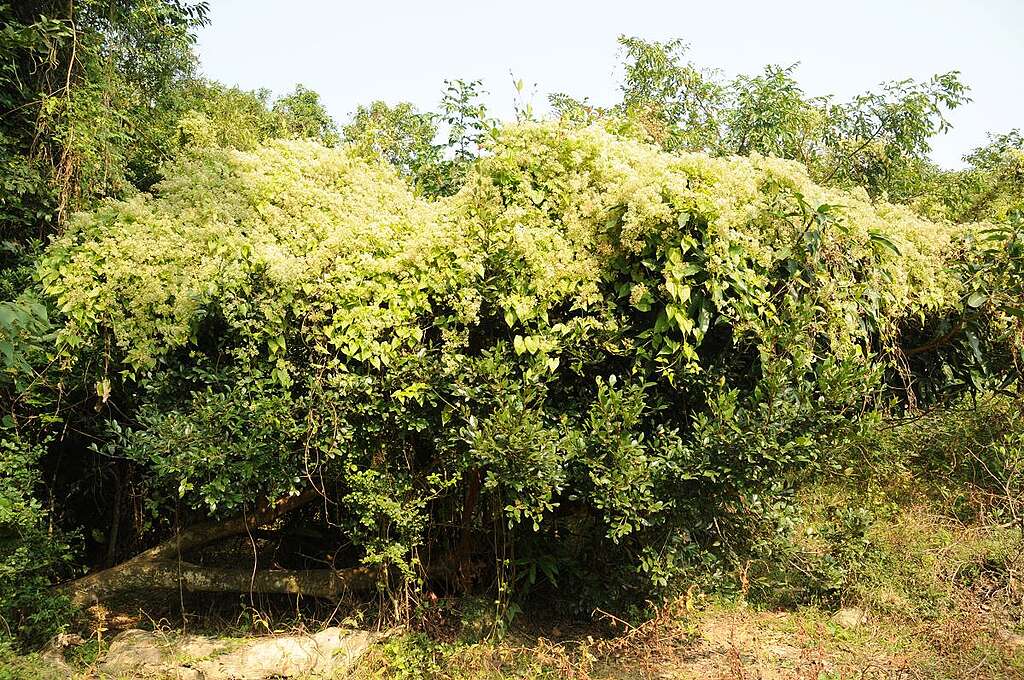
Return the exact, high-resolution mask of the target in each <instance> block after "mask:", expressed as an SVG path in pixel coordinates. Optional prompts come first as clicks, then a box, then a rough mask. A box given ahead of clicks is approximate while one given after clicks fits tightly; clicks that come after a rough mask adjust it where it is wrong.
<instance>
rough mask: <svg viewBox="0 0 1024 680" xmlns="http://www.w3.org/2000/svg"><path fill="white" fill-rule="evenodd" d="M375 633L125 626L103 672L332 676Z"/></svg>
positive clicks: (246, 678)
mask: <svg viewBox="0 0 1024 680" xmlns="http://www.w3.org/2000/svg"><path fill="white" fill-rule="evenodd" d="M377 637H378V634H376V633H369V632H366V631H361V630H344V629H341V628H327V629H324V630H322V631H320V632H319V633H316V634H315V635H281V636H273V637H263V638H208V637H205V636H202V635H177V634H160V633H151V632H148V631H143V630H128V631H125V632H123V633H121V634H120V635H118V636H117V637H115V638H114V640H113V641H112V642H111V644H110V649H108V650H107V653H106V656H105V657H104V659H103V662H102V663H100V665H99V670H100V671H101V673H103V674H105V675H107V676H113V677H125V676H128V677H139V676H142V677H145V676H152V677H160V678H174V679H175V680H264V679H265V678H291V677H297V676H302V677H312V678H315V677H331V676H333V675H334V674H336V673H340V672H344V671H346V670H348V669H350V668H351V667H352V666H354V665H355V663H356V661H358V660H359V657H360V656H362V654H363V652H365V651H366V650H367V648H369V646H370V645H371V644H373V642H374V641H375V640H376V639H377Z"/></svg>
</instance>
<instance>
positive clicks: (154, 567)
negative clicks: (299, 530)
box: [58, 489, 381, 607]
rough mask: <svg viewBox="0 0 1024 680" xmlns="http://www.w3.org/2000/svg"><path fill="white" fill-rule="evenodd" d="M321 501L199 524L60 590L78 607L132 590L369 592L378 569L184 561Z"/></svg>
mask: <svg viewBox="0 0 1024 680" xmlns="http://www.w3.org/2000/svg"><path fill="white" fill-rule="evenodd" d="M318 497H319V494H318V493H317V492H316V491H314V490H312V489H310V490H308V491H305V492H303V493H301V494H299V495H297V496H289V497H287V498H282V499H279V500H277V501H275V502H272V503H267V504H265V505H264V506H262V507H261V508H259V509H257V510H256V512H254V513H252V514H243V515H240V516H238V517H233V518H231V519H226V520H222V521H219V522H205V523H202V524H197V525H195V526H193V527H189V528H188V529H185V530H184V531H181V532H179V533H177V534H176V535H175V536H174V537H173V538H171V539H169V540H167V541H165V542H163V543H161V544H160V545H158V546H156V547H153V548H150V549H149V550H147V551H145V552H143V553H140V554H138V555H136V556H135V557H133V558H132V559H130V560H128V561H127V562H122V563H121V564H119V565H117V566H114V567H110V568H109V569H103V570H101V571H98V572H96V573H94V574H89V575H87V576H83V577H82V578H80V579H77V580H75V581H71V582H70V583H66V584H63V585H61V586H58V590H59V591H60V592H63V593H65V594H66V595H68V596H69V597H70V598H71V601H72V603H73V604H74V605H75V606H78V607H81V606H84V605H88V604H92V603H96V602H99V601H101V600H103V599H106V598H108V597H110V596H111V595H115V594H118V593H122V592H126V591H130V590H147V589H164V588H166V589H176V588H180V589H182V590H186V591H188V592H206V593H220V592H249V591H250V590H252V591H254V592H261V593H287V594H293V595H309V596H311V597H325V598H337V597H339V596H340V595H342V594H344V593H345V592H359V591H367V590H371V589H372V588H373V586H374V585H375V584H376V582H377V579H378V577H379V576H380V575H381V571H380V569H379V568H376V567H356V568H352V569H344V570H341V571H336V570H333V569H313V570H265V571H256V572H253V571H252V570H250V569H226V568H221V567H204V566H200V565H196V564H192V563H189V562H184V561H182V560H181V555H182V553H185V552H187V551H190V550H195V549H197V548H201V547H203V546H205V545H209V544H211V543H214V542H216V541H219V540H222V539H224V538H229V537H231V536H238V535H240V534H243V533H246V532H248V531H252V530H253V529H255V528H257V527H259V526H262V525H265V524H268V523H270V522H272V521H273V520H275V519H277V518H278V517H280V516H281V515H283V514H284V513H286V512H289V511H290V510H294V509H295V508H298V507H301V506H303V505H306V504H307V503H309V502H311V501H313V500H314V499H316V498H318Z"/></svg>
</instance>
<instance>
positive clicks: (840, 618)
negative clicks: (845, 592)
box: [832, 607, 868, 630]
mask: <svg viewBox="0 0 1024 680" xmlns="http://www.w3.org/2000/svg"><path fill="white" fill-rule="evenodd" d="M867 621H868V615H867V614H866V613H864V610H863V609H858V608H856V607H843V608H842V609H840V610H839V611H837V612H836V613H835V614H833V615H832V622H833V623H834V624H836V625H837V626H839V627H840V628H846V629H848V630H852V629H854V628H859V627H860V626H862V625H864V624H865V623H867Z"/></svg>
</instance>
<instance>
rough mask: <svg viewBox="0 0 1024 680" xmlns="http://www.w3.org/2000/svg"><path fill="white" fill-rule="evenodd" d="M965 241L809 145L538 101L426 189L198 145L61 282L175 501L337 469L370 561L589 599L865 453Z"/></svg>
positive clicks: (136, 444)
mask: <svg viewBox="0 0 1024 680" xmlns="http://www.w3.org/2000/svg"><path fill="white" fill-rule="evenodd" d="M961 244H962V236H961V234H960V232H958V230H957V228H954V227H952V226H949V225H946V224H942V223H931V222H927V221H925V220H922V219H921V218H919V217H916V216H915V215H914V214H913V213H911V212H910V211H909V210H907V209H905V208H901V207H897V206H891V205H886V204H884V203H871V202H869V201H868V200H867V199H866V196H864V195H863V194H860V195H858V194H857V193H844V192H840V191H836V190H830V189H825V188H822V187H819V186H816V185H815V184H813V183H812V182H811V181H810V180H809V179H808V177H807V174H806V172H805V170H804V169H803V168H802V166H800V165H798V164H796V163H792V162H787V161H781V160H777V159H768V158H761V157H758V156H752V157H750V158H730V159H715V158H711V157H708V156H705V155H700V154H682V155H670V154H666V153H664V152H661V151H658V150H656V149H655V148H653V147H650V146H646V145H643V144H640V143H635V142H630V141H623V140H620V139H617V138H615V137H613V136H611V135H610V134H608V133H606V132H604V131H602V130H601V129H599V128H589V129H584V130H577V131H570V130H568V129H566V128H563V127H560V126H558V125H553V124H528V125H521V126H518V127H511V128H507V129H505V130H504V131H502V132H501V133H499V135H498V139H497V142H496V143H495V144H494V146H493V148H492V149H491V150H490V154H489V155H488V156H487V157H485V158H484V159H482V160H480V161H479V162H478V163H477V165H476V166H475V167H474V169H473V170H472V171H471V173H470V175H469V176H468V179H467V182H466V185H465V187H464V188H463V190H462V191H461V192H459V193H458V194H456V195H455V196H453V197H451V198H447V199H442V200H438V201H433V202H428V201H426V200H424V199H421V198H417V197H415V196H413V194H412V193H410V191H409V190H408V189H407V188H406V185H405V184H404V183H402V182H401V181H400V179H399V178H398V176H397V175H395V174H394V172H393V171H392V170H390V169H387V168H385V167H382V166H378V165H375V164H373V163H369V162H366V161H363V160H360V159H359V158H357V157H355V156H353V155H351V154H350V153H349V152H348V151H346V150H344V149H327V148H324V147H321V146H317V145H315V144H312V143H305V142H275V143H272V144H270V145H268V146H263V147H260V148H257V149H255V150H253V151H252V152H239V151H230V150H213V151H207V152H202V153H199V154H197V155H195V156H191V157H189V158H183V159H180V160H179V161H178V162H177V164H176V165H174V166H173V167H171V168H170V169H169V170H168V172H167V179H165V180H164V181H163V182H161V183H160V184H159V185H158V186H157V187H156V192H155V195H154V196H152V197H150V196H148V195H139V196H137V197H135V198H133V199H131V200H128V201H125V202H110V203H107V204H106V205H103V206H101V207H100V208H98V209H97V210H95V211H94V212H92V213H86V214H82V215H80V216H78V217H77V218H76V219H75V220H74V221H73V222H72V225H71V227H70V228H69V230H68V231H67V233H66V234H65V235H63V236H62V237H61V238H60V239H58V240H57V241H56V242H55V243H54V245H53V246H52V247H51V248H50V249H49V251H48V252H47V254H46V255H45V257H44V258H43V259H42V261H41V265H40V268H39V276H40V278H41V280H42V282H43V285H44V289H45V292H46V295H48V296H49V298H50V299H52V300H53V302H54V304H55V306H57V307H58V308H59V309H60V310H61V311H62V313H63V315H64V317H63V318H64V321H63V324H62V326H61V328H60V330H59V332H58V345H59V347H60V348H61V351H62V353H63V357H64V358H63V361H64V362H65V364H66V365H67V366H69V367H70V366H74V365H76V362H77V365H78V366H79V368H81V362H82V361H84V360H85V359H86V358H87V357H89V356H94V355H95V353H96V352H102V353H104V355H105V356H107V357H108V358H109V362H107V363H105V364H104V365H103V366H97V365H95V364H93V365H92V366H93V367H92V368H91V369H88V370H91V371H92V372H91V374H89V375H90V377H89V378H88V379H89V380H91V381H93V382H95V383H96V385H97V393H98V394H100V395H101V397H102V400H103V401H104V402H106V401H107V400H108V399H109V400H112V401H113V402H115V403H116V405H117V410H116V413H115V412H114V411H111V418H110V421H109V425H108V427H109V428H111V430H112V431H113V432H114V433H115V435H116V436H112V437H108V439H107V441H108V443H107V444H106V445H105V446H106V449H105V452H106V453H108V454H110V455H114V456H123V457H126V458H128V459H130V460H132V461H134V462H135V463H136V464H137V465H138V466H139V467H140V469H141V470H143V471H144V474H145V475H147V476H148V477H149V478H150V479H151V480H153V482H154V484H153V486H152V489H153V491H152V493H153V498H152V499H151V502H153V503H156V504H158V505H159V504H160V503H172V502H174V497H175V496H179V495H180V496H181V497H182V498H184V499H186V500H187V501H188V502H189V503H190V504H192V505H193V506H195V507H203V506H205V507H206V508H207V510H208V511H209V512H218V511H223V510H230V509H232V508H235V507H238V506H241V505H243V504H245V503H248V502H251V501H255V500H257V499H259V498H261V497H275V496H278V495H281V494H287V493H295V492H297V491H298V490H299V489H301V488H303V487H305V486H307V485H310V484H313V485H315V486H316V487H317V488H325V489H326V490H327V491H328V495H329V498H330V499H331V500H332V502H333V503H337V506H336V511H335V512H334V515H332V518H331V522H332V523H333V524H335V525H337V528H336V531H337V532H338V534H339V537H338V542H339V543H341V542H343V541H344V540H351V541H353V542H354V543H355V544H356V545H357V546H359V551H358V555H357V556H359V557H361V558H362V559H363V560H365V561H368V562H376V563H382V564H388V565H391V566H393V567H394V568H396V569H397V570H398V573H403V574H405V575H406V576H407V577H412V576H414V575H416V574H419V573H428V572H429V573H439V572H445V573H450V569H448V571H447V572H446V568H445V564H448V567H449V568H450V567H451V566H452V565H451V561H453V560H454V561H457V562H459V564H458V565H456V566H458V567H459V571H460V573H462V574H463V575H465V574H466V573H467V568H466V565H467V564H474V565H477V567H479V566H487V565H490V567H488V568H490V569H494V570H496V571H495V573H496V574H497V575H498V577H499V581H500V582H501V583H502V584H504V585H502V586H501V587H502V589H503V591H502V592H505V593H506V594H507V593H509V592H522V591H523V590H524V589H525V586H526V584H531V583H532V584H536V583H537V581H538V580H540V581H543V580H544V579H543V576H544V575H546V576H547V578H548V580H550V581H556V580H557V581H558V582H559V583H560V585H562V586H563V589H562V591H563V592H564V593H572V594H575V595H577V596H579V595H580V591H579V589H580V588H582V589H584V590H586V591H587V592H586V593H584V594H583V596H580V597H577V599H576V601H577V602H578V603H579V604H583V605H585V604H590V603H593V602H594V601H595V598H597V597H598V594H599V593H600V596H599V597H600V598H604V599H615V598H617V597H620V596H625V597H629V596H630V595H631V593H633V592H634V591H633V590H632V589H633V588H634V587H635V588H638V589H639V590H637V591H636V592H635V595H636V596H637V597H642V596H643V595H644V594H645V593H649V592H650V589H651V588H652V587H655V588H657V587H669V586H671V584H672V583H673V582H674V581H675V579H676V577H677V576H678V575H679V574H681V573H683V572H685V571H687V570H690V572H691V573H693V570H694V569H700V570H702V573H705V574H707V573H718V572H720V571H721V570H723V569H726V568H728V564H729V560H730V559H739V557H738V555H739V554H741V553H742V552H743V551H745V550H749V549H750V548H751V546H754V545H756V544H758V541H759V539H758V538H757V536H758V535H759V532H761V531H764V530H766V529H767V530H773V527H774V526H775V525H776V524H777V522H778V521H780V517H782V515H784V514H785V513H784V512H782V510H781V509H782V508H783V507H784V506H785V504H786V498H787V497H788V494H789V491H790V490H791V489H792V488H793V487H794V485H798V484H799V483H800V482H801V481H802V480H806V479H809V478H812V477H813V476H814V475H815V474H817V473H820V472H821V471H823V470H831V469H835V468H836V467H837V466H840V465H845V459H844V455H845V454H844V451H846V450H847V449H848V448H849V447H850V446H851V445H853V444H855V443H856V442H858V441H860V438H862V437H863V436H864V434H865V432H866V430H865V428H869V427H870V425H871V423H872V422H873V417H872V414H873V413H875V412H877V411H878V410H879V409H880V408H884V407H885V405H886V403H887V400H888V399H889V398H890V396H889V395H890V392H889V391H888V390H887V388H886V385H887V384H888V383H891V381H892V380H893V379H894V377H898V376H900V375H902V373H901V369H902V368H903V366H902V364H901V363H900V362H899V357H900V356H901V346H900V342H901V329H902V328H903V327H904V324H905V322H906V321H907V320H908V319H915V318H918V319H920V318H943V317H947V316H951V315H953V314H955V313H957V312H958V311H959V310H960V308H961V306H962V297H963V295H964V286H963V284H962V282H961V279H960V278H959V277H958V275H957V272H956V271H954V270H953V269H951V268H950V267H949V266H948V260H947V258H949V257H952V256H954V255H956V254H958V253H959V252H960V249H961V247H962V246H961ZM88 370H86V373H88ZM780 512H782V515H780ZM708 559H711V560H712V561H711V562H708ZM715 564H718V565H719V566H714V565H715ZM584 565H586V568H585V569H584V568H583V567H584ZM709 569H710V570H711V571H710V572H709V571H708V570H709ZM469 573H476V574H477V575H478V577H479V573H480V572H479V571H476V572H473V570H472V569H470V570H469ZM638 575H641V576H642V578H641V579H640V580H637V576H638ZM597 579H600V583H598V582H597ZM615 584H617V585H618V587H611V586H614V585H615Z"/></svg>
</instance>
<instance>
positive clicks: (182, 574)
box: [62, 558, 380, 607]
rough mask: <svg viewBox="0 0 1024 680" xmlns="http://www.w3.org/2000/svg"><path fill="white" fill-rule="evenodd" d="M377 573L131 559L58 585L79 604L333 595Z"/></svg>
mask: <svg viewBox="0 0 1024 680" xmlns="http://www.w3.org/2000/svg"><path fill="white" fill-rule="evenodd" d="M379 576H380V569H378V568H376V567H354V568H352V569H344V570H341V571H335V570H333V569H307V570H287V569H273V570H261V571H256V572H253V571H251V570H249V569H244V568H243V569H226V568H222V567H204V566H200V565H196V564H192V563H190V562H176V561H173V560H145V559H139V558H134V559H131V560H129V561H127V562H124V563H122V564H119V565H118V566H116V567H112V568H110V569H104V570H103V571H100V572H97V573H95V574H90V575H89V576H85V577H83V578H80V579H78V580H76V581H73V582H71V583H69V584H67V585H66V586H64V587H63V588H62V589H63V590H64V591H65V592H66V593H67V594H68V596H69V597H70V598H71V602H72V604H74V605H75V606H77V607H82V606H85V605H89V604H92V603H95V602H101V601H103V600H105V599H107V598H109V597H110V596H112V595H117V594H119V593H124V592H128V591H132V590H152V589H157V590H160V589H166V590H174V589H178V588H180V589H181V590H184V591H186V592H190V593H245V592H249V591H252V592H257V593H280V594H291V595H306V596H309V597H324V598H329V599H337V598H338V597H340V596H342V595H344V594H345V593H349V592H353V593H354V592H366V591H369V590H372V589H373V587H374V585H375V584H376V583H377V579H378V577H379Z"/></svg>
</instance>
